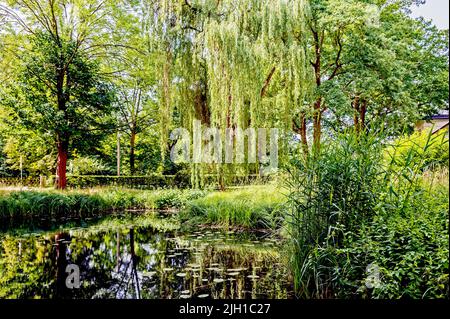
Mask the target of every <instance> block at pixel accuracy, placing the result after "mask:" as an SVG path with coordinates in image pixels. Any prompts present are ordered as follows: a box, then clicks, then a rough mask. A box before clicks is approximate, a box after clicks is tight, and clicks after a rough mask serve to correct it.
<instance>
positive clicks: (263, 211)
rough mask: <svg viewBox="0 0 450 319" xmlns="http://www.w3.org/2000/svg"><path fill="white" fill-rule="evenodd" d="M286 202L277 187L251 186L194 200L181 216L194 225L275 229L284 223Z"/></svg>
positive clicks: (183, 219)
mask: <svg viewBox="0 0 450 319" xmlns="http://www.w3.org/2000/svg"><path fill="white" fill-rule="evenodd" d="M283 203H284V197H283V196H282V194H281V193H280V192H279V191H278V190H277V189H276V188H275V187H274V186H271V185H270V186H269V185H267V186H249V187H244V188H242V189H237V190H232V191H226V192H213V193H211V194H209V195H207V196H205V197H203V198H200V199H198V200H194V201H192V202H190V203H189V205H188V207H187V209H186V210H185V211H182V212H181V214H180V218H181V220H182V221H186V222H188V223H190V224H191V225H195V224H198V223H205V224H217V225H221V226H222V227H244V228H253V229H273V230H276V229H278V228H280V227H281V225H282V215H283Z"/></svg>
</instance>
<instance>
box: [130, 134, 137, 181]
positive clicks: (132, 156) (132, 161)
mask: <svg viewBox="0 0 450 319" xmlns="http://www.w3.org/2000/svg"><path fill="white" fill-rule="evenodd" d="M135 145H136V132H135V130H132V131H131V137H130V173H131V175H134V172H135V153H134V150H135Z"/></svg>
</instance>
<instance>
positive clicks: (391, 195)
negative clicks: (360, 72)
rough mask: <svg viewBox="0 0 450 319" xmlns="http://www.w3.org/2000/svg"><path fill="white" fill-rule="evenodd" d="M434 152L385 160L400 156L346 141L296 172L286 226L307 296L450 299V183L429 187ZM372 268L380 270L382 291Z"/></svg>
mask: <svg viewBox="0 0 450 319" xmlns="http://www.w3.org/2000/svg"><path fill="white" fill-rule="evenodd" d="M428 136H430V135H428ZM431 145H432V142H431V138H428V139H427V141H426V142H425V143H424V144H422V145H421V146H418V144H416V143H414V144H410V145H409V148H408V149H406V150H405V149H401V152H403V154H407V155H406V156H405V157H400V156H390V158H389V160H386V158H385V154H391V155H392V154H397V153H395V152H394V153H392V152H389V151H386V152H384V151H383V149H382V148H383V143H382V140H380V139H379V138H377V137H376V136H372V135H370V134H369V135H360V136H358V135H355V134H354V133H345V134H343V135H340V136H338V137H337V138H336V140H334V141H332V142H329V143H328V144H327V145H324V148H323V151H322V153H321V154H319V155H316V156H315V157H313V158H308V159H305V160H304V161H298V162H296V163H294V165H293V169H292V170H291V172H290V173H291V175H290V178H289V186H290V188H291V192H290V195H289V203H290V205H291V209H292V210H291V212H292V214H290V216H289V220H288V221H289V224H290V227H289V230H290V237H291V269H292V271H293V275H294V284H295V287H296V291H297V294H298V295H299V296H300V297H303V298H311V297H316V298H319V297H320V298H323V297H328V298H334V297H352V298H354V297H366V298H367V297H369V298H399V297H410V298H436V297H439V298H442V297H445V296H447V297H448V258H447V257H448V248H449V247H448V184H447V185H445V184H444V185H443V186H436V185H434V183H433V181H434V180H433V179H430V178H425V179H424V175H423V168H424V167H426V163H427V161H428V158H427V151H428V150H429V149H430V147H431ZM402 146H404V144H402ZM392 147H393V146H389V147H388V149H390V150H393V148H392ZM405 158H406V159H407V160H406V161H405V160H404V159H405ZM399 159H400V160H399ZM444 256H447V257H444ZM369 265H375V266H376V267H378V269H379V271H380V277H379V279H380V282H379V283H378V284H377V285H376V286H375V287H374V288H368V287H367V286H366V283H367V278H368V277H370V276H371V273H370V272H369V273H367V272H366V269H367V267H369Z"/></svg>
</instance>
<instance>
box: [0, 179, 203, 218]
mask: <svg viewBox="0 0 450 319" xmlns="http://www.w3.org/2000/svg"><path fill="white" fill-rule="evenodd" d="M205 195H206V192H203V191H196V190H159V191H137V190H114V189H109V188H95V189H91V190H86V191H65V192H61V191H56V190H47V191H37V190H34V191H12V192H9V191H2V192H0V221H1V225H2V226H3V227H5V226H6V227H14V226H17V225H22V224H27V223H33V224H40V223H41V222H42V221H46V222H48V221H51V222H53V223H62V222H64V221H66V220H68V219H73V218H80V219H84V218H90V217H99V216H102V215H107V214H111V213H114V212H121V211H123V210H125V209H181V208H183V207H185V206H186V205H187V203H188V202H189V201H191V200H193V199H196V198H199V197H201V196H205Z"/></svg>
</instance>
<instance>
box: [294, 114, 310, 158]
mask: <svg viewBox="0 0 450 319" xmlns="http://www.w3.org/2000/svg"><path fill="white" fill-rule="evenodd" d="M299 122H300V124H297V122H296V121H295V120H294V121H293V130H294V132H295V133H297V134H299V135H300V142H301V143H302V150H303V154H304V155H305V156H307V155H308V153H309V149H308V137H307V135H306V114H305V113H303V112H302V113H300V114H299Z"/></svg>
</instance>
